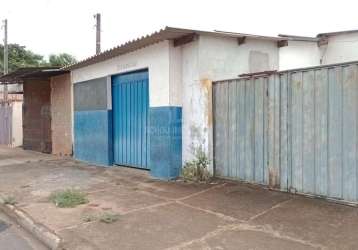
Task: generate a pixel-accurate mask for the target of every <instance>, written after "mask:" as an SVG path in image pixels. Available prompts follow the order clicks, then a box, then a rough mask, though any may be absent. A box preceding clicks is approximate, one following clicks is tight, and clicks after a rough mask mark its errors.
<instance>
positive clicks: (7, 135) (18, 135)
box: [0, 84, 23, 147]
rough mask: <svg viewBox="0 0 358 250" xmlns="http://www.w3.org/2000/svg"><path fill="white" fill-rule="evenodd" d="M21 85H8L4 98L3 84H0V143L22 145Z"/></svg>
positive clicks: (14, 145)
mask: <svg viewBox="0 0 358 250" xmlns="http://www.w3.org/2000/svg"><path fill="white" fill-rule="evenodd" d="M22 102H23V96H22V86H21V85H19V84H12V85H9V86H8V95H7V99H6V100H5V93H4V86H3V85H0V145H7V146H10V147H18V146H21V145H22Z"/></svg>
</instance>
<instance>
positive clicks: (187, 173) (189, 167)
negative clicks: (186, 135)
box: [182, 147, 211, 182]
mask: <svg viewBox="0 0 358 250" xmlns="http://www.w3.org/2000/svg"><path fill="white" fill-rule="evenodd" d="M209 164H210V161H209V159H208V157H207V156H206V154H205V152H204V150H203V149H202V147H197V148H195V149H194V159H193V160H191V161H188V162H186V163H185V165H184V167H183V169H182V176H183V178H184V180H189V181H199V182H207V181H209V180H210V178H211V175H210V173H209V171H208V167H209Z"/></svg>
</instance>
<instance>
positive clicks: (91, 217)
mask: <svg viewBox="0 0 358 250" xmlns="http://www.w3.org/2000/svg"><path fill="white" fill-rule="evenodd" d="M96 220H97V216H95V215H93V214H87V215H85V216H83V217H82V221H83V222H92V221H96Z"/></svg>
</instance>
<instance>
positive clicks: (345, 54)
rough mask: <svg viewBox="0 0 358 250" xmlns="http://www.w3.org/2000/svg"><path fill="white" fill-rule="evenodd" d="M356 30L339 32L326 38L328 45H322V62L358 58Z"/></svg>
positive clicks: (346, 60)
mask: <svg viewBox="0 0 358 250" xmlns="http://www.w3.org/2000/svg"><path fill="white" fill-rule="evenodd" d="M357 48H358V32H355V33H350V34H340V35H335V36H331V37H329V38H328V45H326V46H322V47H321V48H320V49H321V54H322V63H323V64H334V63H342V62H349V61H357V60H358V49H357Z"/></svg>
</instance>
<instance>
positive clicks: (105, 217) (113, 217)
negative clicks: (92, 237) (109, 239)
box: [99, 213, 119, 224]
mask: <svg viewBox="0 0 358 250" xmlns="http://www.w3.org/2000/svg"><path fill="white" fill-rule="evenodd" d="M118 219H119V214H112V213H104V214H102V215H101V216H100V217H99V221H100V222H103V223H107V224H110V223H113V222H116V221H117V220H118Z"/></svg>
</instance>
